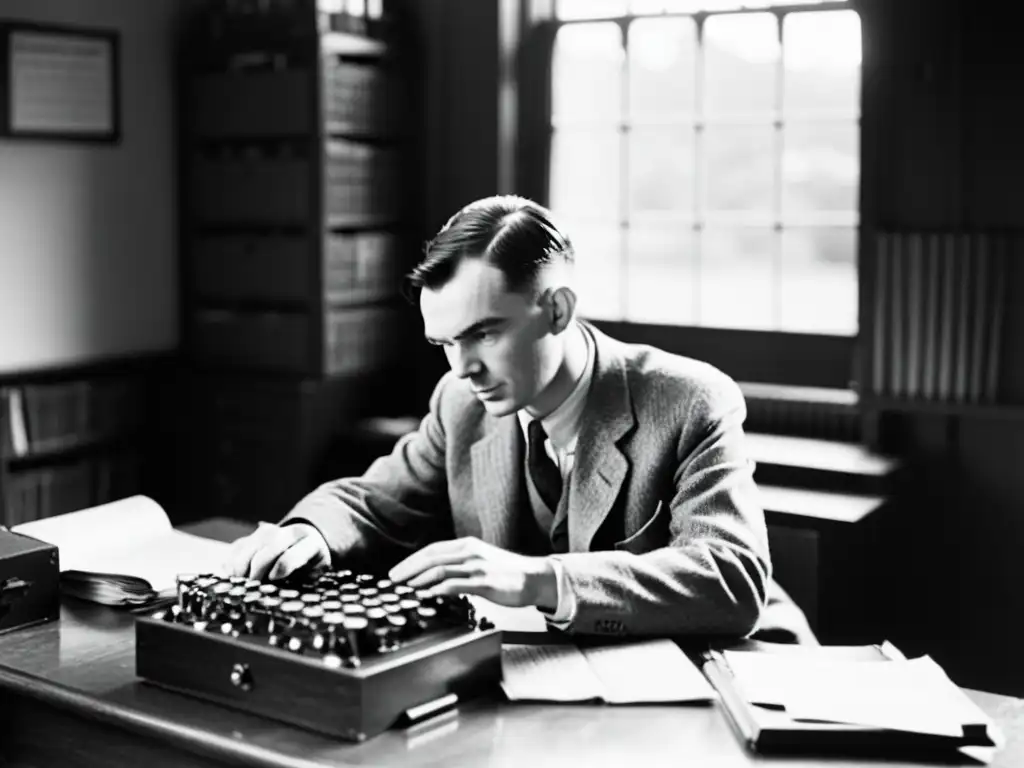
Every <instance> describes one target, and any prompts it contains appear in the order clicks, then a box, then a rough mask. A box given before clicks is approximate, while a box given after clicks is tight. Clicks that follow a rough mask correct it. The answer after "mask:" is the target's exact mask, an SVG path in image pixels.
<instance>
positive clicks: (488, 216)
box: [406, 195, 575, 297]
mask: <svg viewBox="0 0 1024 768" xmlns="http://www.w3.org/2000/svg"><path fill="white" fill-rule="evenodd" d="M423 252H424V258H423V261H421V262H420V263H419V265H417V266H416V268H415V269H413V271H412V272H411V273H410V274H409V275H408V277H407V278H406V281H407V286H406V287H407V290H408V295H409V296H410V297H412V296H415V295H418V294H419V291H420V290H421V289H423V288H428V289H437V288H440V287H441V286H443V285H445V284H446V283H447V282H448V281H449V280H451V279H452V276H453V275H454V274H455V270H456V269H457V268H458V266H459V264H460V263H461V262H462V260H463V259H484V260H485V261H487V262H488V263H489V264H493V265H494V266H495V267H497V268H498V269H500V270H501V271H502V272H503V273H504V275H505V281H506V286H507V288H508V290H510V291H524V290H529V289H531V288H532V286H533V285H534V283H535V282H536V279H537V275H538V274H539V273H540V271H541V269H543V268H544V266H545V265H547V264H550V263H557V262H558V261H559V260H561V261H562V262H563V263H572V261H573V259H574V256H575V255H574V253H573V249H572V244H571V242H570V241H569V238H568V237H567V236H565V235H564V234H562V232H560V231H559V229H558V227H556V226H555V224H554V222H553V221H552V218H551V212H550V211H548V210H547V209H546V208H545V207H544V206H542V205H538V204H537V203H535V202H533V201H532V200H527V199H526V198H524V197H518V196H516V195H499V196H496V197H487V198H484V199H482V200H477V201H476V202H473V203H470V204H469V205H467V206H466V207H464V208H463V209H462V210H460V211H459V212H458V213H456V214H455V215H454V216H452V217H451V218H450V219H449V220H448V222H447V223H446V224H445V225H444V226H443V227H442V228H441V231H440V232H438V233H437V235H436V236H435V237H434V239H433V240H431V241H429V242H428V243H427V244H426V246H425V247H424V249H423Z"/></svg>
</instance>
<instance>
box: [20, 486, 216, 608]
mask: <svg viewBox="0 0 1024 768" xmlns="http://www.w3.org/2000/svg"><path fill="white" fill-rule="evenodd" d="M11 530H12V531H14V532H15V533H20V534H23V535H25V536H31V537H33V538H35V539H39V540H40V541H45V542H48V543H50V544H55V545H56V546H57V550H58V552H59V556H60V569H61V573H64V574H68V572H74V573H71V574H68V578H67V579H65V580H66V581H68V582H69V589H68V591H72V592H74V593H75V594H78V595H79V596H80V597H84V598H85V599H92V600H95V601H96V602H103V603H107V604H121V603H128V602H139V601H144V600H147V599H152V597H153V595H151V594H148V593H149V592H150V591H153V592H158V593H168V592H170V591H171V590H173V588H174V586H175V580H176V577H177V575H178V574H180V573H218V574H219V573H222V572H223V560H224V558H225V556H226V554H227V552H228V550H229V548H230V545H229V544H227V543H225V542H221V541H214V540H212V539H206V538H203V537H201V536H193V535H191V534H188V533H183V532H181V531H176V530H175V529H174V528H173V527H172V526H171V521H170V518H168V517H167V513H166V512H165V511H164V510H163V508H162V507H161V506H160V505H159V504H157V503H156V502H155V501H153V500H152V499H150V498H148V497H146V496H131V497H129V498H126V499H121V500H119V501H114V502H111V503H109V504H103V505H100V506H97V507H92V508H90V509H83V510H80V511H78V512H70V513H68V514H64V515H56V516H54V517H48V518H45V519H43V520H33V521H32V522H28V523H23V524H21V525H16V526H14V527H13V528H12V529H11ZM72 577H73V578H72ZM139 580H141V581H142V582H145V584H144V585H143V588H141V589H140V587H139V585H138V583H137V582H138V581H139ZM74 581H78V582H80V583H79V584H71V582H74ZM133 582H136V583H133Z"/></svg>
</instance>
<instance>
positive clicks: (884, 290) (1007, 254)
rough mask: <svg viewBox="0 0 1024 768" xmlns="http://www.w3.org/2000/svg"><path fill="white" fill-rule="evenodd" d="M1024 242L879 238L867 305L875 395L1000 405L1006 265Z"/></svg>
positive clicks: (965, 236) (964, 236)
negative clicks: (998, 402)
mask: <svg viewBox="0 0 1024 768" xmlns="http://www.w3.org/2000/svg"><path fill="white" fill-rule="evenodd" d="M1020 239H1021V237H1020V236H1019V235H1018V236H1003V235H1000V234H996V233H988V232H975V233H952V232H948V233H918V232H882V233H879V234H878V235H877V237H876V238H875V239H874V244H875V253H874V266H875V281H874V286H873V288H874V295H873V296H872V297H871V301H870V306H872V308H873V328H872V345H873V348H872V351H871V360H872V363H873V372H872V373H873V375H872V386H873V389H874V393H875V394H876V395H879V396H884V397H892V398H899V399H908V400H917V399H920V400H934V401H948V402H963V403H983V402H989V403H991V402H995V401H996V399H997V396H998V392H997V390H998V381H999V356H1000V353H1001V342H1002V321H1003V314H1004V309H1005V302H1006V295H1005V291H1006V286H1005V282H1006V269H1007V261H1008V259H1009V258H1011V257H1012V255H1013V254H1014V253H1015V248H1016V246H1017V245H1018V243H1019V241H1020Z"/></svg>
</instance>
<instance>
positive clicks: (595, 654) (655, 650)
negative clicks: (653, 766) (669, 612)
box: [501, 640, 717, 704]
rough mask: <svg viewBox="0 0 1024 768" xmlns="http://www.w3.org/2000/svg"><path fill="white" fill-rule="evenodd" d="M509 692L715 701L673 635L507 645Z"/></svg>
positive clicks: (536, 696)
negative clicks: (588, 643) (585, 643)
mask: <svg viewBox="0 0 1024 768" xmlns="http://www.w3.org/2000/svg"><path fill="white" fill-rule="evenodd" d="M501 662H502V672H503V681H502V689H503V690H504V691H505V695H506V696H508V698H509V699H511V700H513V701H519V700H533V701H604V702H607V703H609V704H641V703H668V702H685V701H711V700H713V699H715V698H716V695H717V694H716V693H715V691H714V689H713V688H712V687H711V686H710V684H709V683H708V682H707V680H705V679H704V676H703V675H701V673H700V671H699V670H698V669H697V667H696V666H695V665H694V664H693V662H691V661H690V659H689V658H688V657H687V656H686V654H685V653H683V652H682V651H681V650H680V649H679V647H678V646H677V645H676V644H675V643H673V642H672V641H671V640H640V641H636V642H630V643H621V644H615V645H607V646H599V647H593V648H583V649H580V648H577V647H576V646H574V645H505V646H503V647H502V649H501Z"/></svg>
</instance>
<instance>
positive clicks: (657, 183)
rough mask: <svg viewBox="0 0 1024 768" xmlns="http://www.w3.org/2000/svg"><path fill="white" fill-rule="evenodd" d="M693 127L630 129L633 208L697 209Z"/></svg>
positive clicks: (663, 209) (688, 210) (655, 209)
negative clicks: (695, 202) (695, 200)
mask: <svg viewBox="0 0 1024 768" xmlns="http://www.w3.org/2000/svg"><path fill="white" fill-rule="evenodd" d="M693 137H694V129H693V127H692V126H673V127H659V128H633V129H632V130H631V131H630V132H629V202H630V210H631V211H677V212H679V213H685V214H693V212H694V208H693V205H694V194H693V193H694V184H695V176H694V169H693V166H694V155H693Z"/></svg>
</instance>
